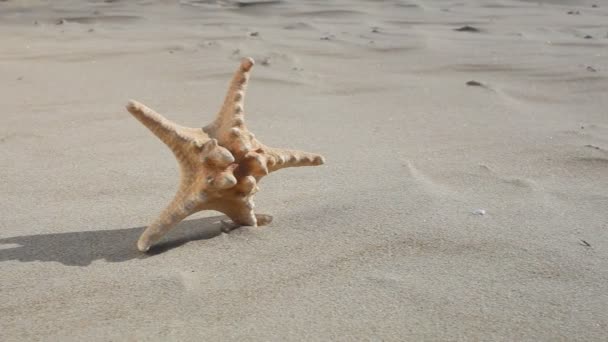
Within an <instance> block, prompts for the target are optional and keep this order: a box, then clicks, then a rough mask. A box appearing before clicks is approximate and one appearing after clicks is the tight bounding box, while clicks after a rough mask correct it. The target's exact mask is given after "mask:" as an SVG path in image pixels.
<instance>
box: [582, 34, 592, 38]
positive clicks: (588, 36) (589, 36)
mask: <svg viewBox="0 0 608 342" xmlns="http://www.w3.org/2000/svg"><path fill="white" fill-rule="evenodd" d="M583 38H585V39H592V38H593V36H592V35H590V34H588V35H586V36H584V37H583Z"/></svg>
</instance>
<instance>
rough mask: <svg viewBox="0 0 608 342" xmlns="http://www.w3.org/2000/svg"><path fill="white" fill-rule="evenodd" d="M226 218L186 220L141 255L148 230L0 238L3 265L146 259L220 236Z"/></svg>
mask: <svg viewBox="0 0 608 342" xmlns="http://www.w3.org/2000/svg"><path fill="white" fill-rule="evenodd" d="M224 218H226V217H225V216H214V217H205V218H200V219H195V220H190V221H184V222H182V223H181V224H180V229H178V230H176V231H175V232H173V234H171V236H170V237H169V238H168V239H165V241H162V242H161V243H159V244H158V245H156V246H155V247H154V248H152V249H151V250H150V251H149V252H148V254H142V253H140V252H139V251H137V249H136V248H134V246H133V244H134V241H136V239H137V237H138V236H139V235H140V234H141V233H142V232H143V230H144V229H145V228H146V227H136V228H125V229H114V230H93V231H82V232H69V233H56V234H39V235H24V236H14V237H9V238H0V262H3V261H11V260H19V261H22V262H28V261H56V262H60V263H62V264H64V265H67V266H88V265H90V264H91V263H92V262H93V261H95V260H101V259H103V260H106V261H108V262H123V261H128V260H132V259H143V258H146V257H149V256H150V255H157V254H160V253H164V252H166V251H168V250H170V249H173V248H175V247H179V246H181V245H183V244H185V243H187V242H190V241H196V240H206V239H211V238H213V237H216V236H218V235H220V234H221V233H222V224H221V222H220V220H221V219H224ZM3 245H9V246H6V247H5V246H3ZM10 245H18V246H15V247H12V246H10Z"/></svg>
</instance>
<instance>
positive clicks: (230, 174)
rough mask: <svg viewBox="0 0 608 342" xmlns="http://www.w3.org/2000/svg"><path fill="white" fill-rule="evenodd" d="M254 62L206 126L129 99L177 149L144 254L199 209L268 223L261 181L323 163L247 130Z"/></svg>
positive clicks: (247, 222) (244, 67)
mask: <svg viewBox="0 0 608 342" xmlns="http://www.w3.org/2000/svg"><path fill="white" fill-rule="evenodd" d="M253 64H254V61H253V59H251V58H245V59H243V60H242V61H241V65H240V67H239V69H238V70H237V71H236V73H235V75H234V77H233V78H232V81H231V83H230V87H229V88H228V94H227V95H226V99H225V100H224V104H223V106H222V108H221V109H220V111H219V113H218V114H217V117H216V118H215V120H214V121H213V122H212V123H211V124H209V125H207V126H205V127H203V128H189V127H183V126H180V125H177V124H175V123H173V122H171V121H169V120H168V119H166V118H165V117H163V116H162V115H160V114H158V113H156V112H155V111H153V110H152V109H150V108H148V107H146V106H144V105H143V104H141V103H138V102H136V101H129V104H128V105H127V110H128V111H129V112H130V113H131V114H133V116H134V117H135V118H137V120H139V121H140V122H141V123H142V124H144V126H146V127H148V129H150V131H152V133H154V134H155V135H156V136H157V137H158V138H159V139H160V140H161V141H162V142H164V143H165V144H166V145H167V146H168V147H169V148H170V149H171V151H173V153H174V154H175V157H176V159H177V162H178V163H179V166H180V174H181V176H180V184H179V188H178V190H177V193H176V194H175V197H174V198H173V200H172V201H171V203H169V205H168V206H167V207H166V208H165V209H164V210H163V211H162V213H161V214H160V216H159V217H158V218H157V219H156V220H155V221H154V222H152V224H151V225H150V226H148V228H147V229H146V230H145V231H144V232H143V234H142V235H141V236H140V238H139V241H138V242H137V248H138V249H139V250H140V251H142V252H146V251H148V250H149V249H150V246H152V244H154V243H155V242H156V241H158V240H159V239H160V238H161V237H162V236H163V235H164V234H166V233H167V232H168V231H169V230H171V229H172V228H173V227H175V226H176V225H177V224H178V223H179V222H180V221H182V220H183V219H184V218H186V217H187V216H189V215H191V214H193V213H195V212H198V211H201V210H217V211H219V212H222V213H224V214H226V216H228V217H229V218H230V219H231V220H232V221H233V222H234V224H236V225H242V226H261V225H265V224H268V223H269V222H270V221H271V220H272V216H270V215H261V214H255V213H254V211H253V208H254V203H253V196H254V194H255V193H256V192H257V191H258V190H259V188H258V183H259V182H260V179H261V178H262V177H264V176H266V175H267V174H268V173H270V172H273V171H277V170H280V169H283V168H286V167H296V166H311V165H321V164H323V163H324V162H325V160H324V158H323V157H322V156H320V155H318V154H313V153H307V152H302V151H295V150H286V149H280V148H272V147H268V146H265V145H264V144H262V143H261V142H259V141H258V140H257V139H256V138H255V136H254V135H253V133H251V132H250V131H249V130H248V129H247V127H246V126H245V121H244V112H243V101H244V99H245V91H246V88H247V82H248V80H249V72H250V70H251V68H252V67H253Z"/></svg>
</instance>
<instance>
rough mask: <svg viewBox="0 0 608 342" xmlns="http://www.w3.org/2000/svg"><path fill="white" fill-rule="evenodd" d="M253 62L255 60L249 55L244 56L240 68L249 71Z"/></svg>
mask: <svg viewBox="0 0 608 342" xmlns="http://www.w3.org/2000/svg"><path fill="white" fill-rule="evenodd" d="M254 64H255V61H254V60H253V58H251V57H245V58H243V59H242V60H241V68H242V69H243V70H244V71H249V70H250V69H251V67H253V65H254Z"/></svg>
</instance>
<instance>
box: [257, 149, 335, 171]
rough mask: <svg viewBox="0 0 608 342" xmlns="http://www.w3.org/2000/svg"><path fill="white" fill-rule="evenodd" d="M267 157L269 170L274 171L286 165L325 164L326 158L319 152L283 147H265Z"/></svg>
mask: <svg viewBox="0 0 608 342" xmlns="http://www.w3.org/2000/svg"><path fill="white" fill-rule="evenodd" d="M264 152H265V154H266V155H267V156H268V157H267V165H268V171H269V172H274V171H277V170H280V169H284V168H286V167H300V166H317V165H323V164H325V158H323V156H321V155H319V154H315V153H309V152H304V151H297V150H286V149H281V148H266V149H264Z"/></svg>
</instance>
